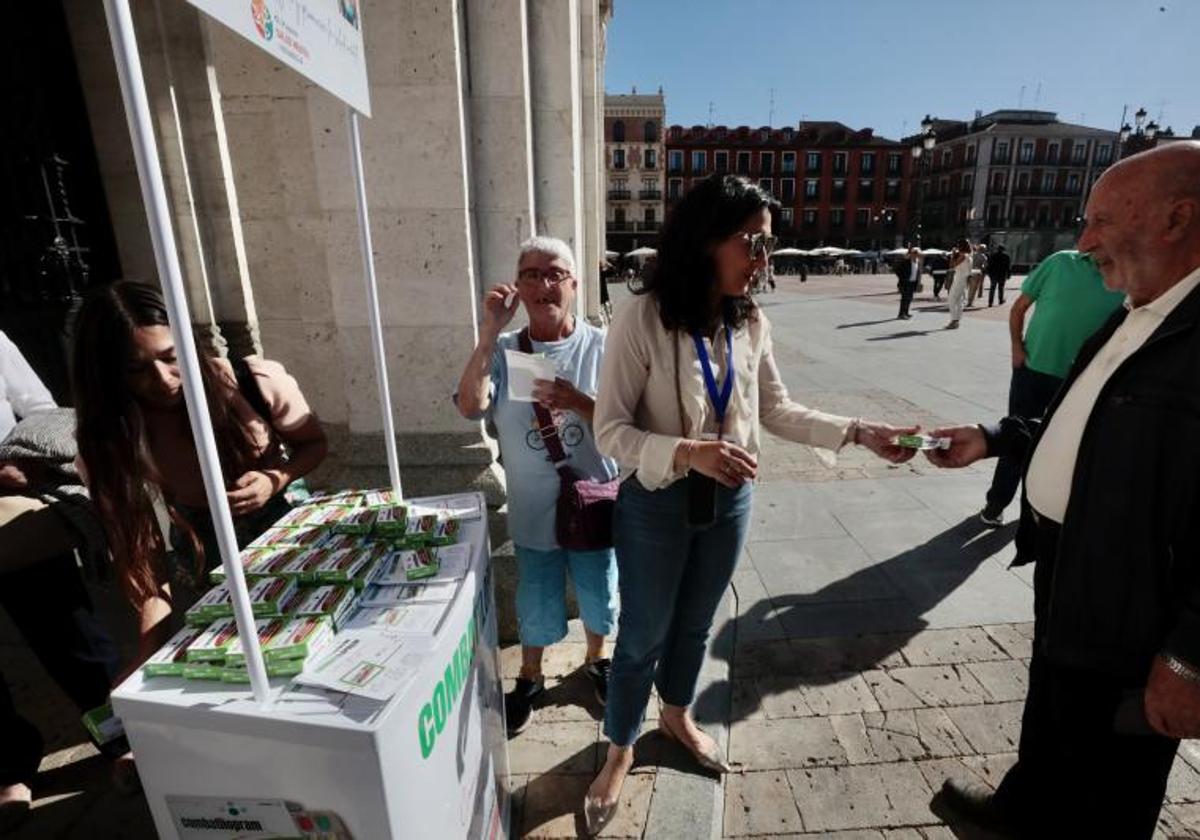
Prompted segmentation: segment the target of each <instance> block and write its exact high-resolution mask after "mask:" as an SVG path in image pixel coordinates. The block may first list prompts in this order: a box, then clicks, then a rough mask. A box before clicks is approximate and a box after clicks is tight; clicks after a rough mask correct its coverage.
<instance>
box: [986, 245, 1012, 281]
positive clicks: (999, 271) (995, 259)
mask: <svg viewBox="0 0 1200 840" xmlns="http://www.w3.org/2000/svg"><path fill="white" fill-rule="evenodd" d="M1011 275H1012V257H1010V256H1009V255H1008V254H1007V253H1005V252H1003V251H997V252H996V253H994V254H991V255H990V256H989V257H988V261H987V276H988V277H990V278H992V279H993V280H1007V279H1008V278H1009V277H1010V276H1011Z"/></svg>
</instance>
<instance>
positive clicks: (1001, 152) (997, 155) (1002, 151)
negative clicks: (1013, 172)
mask: <svg viewBox="0 0 1200 840" xmlns="http://www.w3.org/2000/svg"><path fill="white" fill-rule="evenodd" d="M1008 149H1009V146H1008V141H1007V140H999V141H997V142H996V150H995V151H994V152H993V153H992V163H1008Z"/></svg>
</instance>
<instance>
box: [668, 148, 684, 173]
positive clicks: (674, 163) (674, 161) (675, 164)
mask: <svg viewBox="0 0 1200 840" xmlns="http://www.w3.org/2000/svg"><path fill="white" fill-rule="evenodd" d="M667 168H668V169H670V170H671V171H672V172H682V171H683V150H682V149H671V151H669V152H667Z"/></svg>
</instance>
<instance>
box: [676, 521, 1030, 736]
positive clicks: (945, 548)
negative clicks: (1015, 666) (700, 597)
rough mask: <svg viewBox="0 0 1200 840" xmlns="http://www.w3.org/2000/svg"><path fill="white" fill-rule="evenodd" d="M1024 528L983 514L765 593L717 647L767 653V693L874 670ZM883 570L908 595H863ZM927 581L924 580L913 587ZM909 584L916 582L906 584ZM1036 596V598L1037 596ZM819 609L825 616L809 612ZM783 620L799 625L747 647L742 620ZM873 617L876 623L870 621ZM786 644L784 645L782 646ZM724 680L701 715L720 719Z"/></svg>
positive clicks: (750, 701)
mask: <svg viewBox="0 0 1200 840" xmlns="http://www.w3.org/2000/svg"><path fill="white" fill-rule="evenodd" d="M1015 533H1016V523H1015V522H1013V523H1010V524H1008V525H1006V526H1005V527H1003V528H997V529H994V530H993V529H990V528H988V527H987V526H985V525H983V524H982V523H981V522H980V521H979V520H978V518H977V517H975V516H971V517H968V518H966V519H964V520H963V521H962V522H959V523H958V524H957V525H954V526H952V527H951V528H948V529H947V530H945V531H943V532H942V533H940V534H938V535H937V536H935V537H933V538H932V539H929V540H927V541H926V542H924V543H921V544H920V545H917V546H915V547H913V548H911V549H908V550H907V551H904V552H903V553H901V554H898V555H896V556H895V557H893V558H891V559H889V560H885V561H883V562H881V563H876V564H875V565H873V566H869V567H867V568H865V569H860V570H858V571H855V572H854V573H853V574H850V575H847V576H846V577H844V578H841V579H840V580H837V581H834V582H833V583H831V584H829V585H827V586H824V587H822V588H821V589H819V590H818V591H816V592H813V593H808V594H796V595H784V596H782V597H773V598H764V599H763V600H761V601H759V602H757V603H755V604H754V605H753V606H752V607H750V609H749V610H747V611H742V612H741V614H740V616H739V618H737V619H731V620H729V621H727V622H726V623H725V624H724V625H722V627H721V628H720V629H719V630H718V631H717V632H716V634H715V637H714V639H713V648H714V652H719V653H717V655H719V656H722V657H724V656H728V655H729V654H728V651H731V650H732V651H734V653H733V660H737V659H738V658H739V657H747V658H750V657H759V656H761V659H762V661H761V662H759V663H757V664H758V666H759V667H760V669H761V670H762V671H763V672H764V674H763V675H768V674H769V676H771V677H772V680H771V681H770V683H769V689H770V691H769V692H767V688H768V686H767V685H763V686H762V687H760V692H767V693H766V696H772V694H782V693H785V692H787V691H790V690H792V689H795V688H799V687H800V686H804V685H826V684H829V683H831V682H835V681H837V678H839V676H840V675H841V674H844V673H845V672H848V671H867V670H871V669H873V668H876V667H878V666H879V665H880V663H882V662H883V661H884V660H886V659H887V658H888V657H889V656H892V655H893V654H895V653H897V652H899V651H900V649H901V648H903V647H904V646H905V645H906V644H907V643H908V641H909V640H910V639H911V638H912V637H913V636H914V635H915V634H916V633H918V632H919V631H921V630H923V629H925V627H926V626H927V625H928V622H926V621H925V619H924V615H925V614H926V613H927V612H928V611H929V610H931V609H932V608H933V607H935V606H937V605H938V604H939V603H940V602H941V601H943V600H944V599H945V598H946V597H947V596H948V595H950V594H951V593H953V592H954V591H955V590H956V589H958V587H959V586H961V585H962V584H963V583H964V582H965V581H966V580H967V578H969V577H970V576H971V574H972V573H973V572H974V571H975V570H976V569H977V568H978V567H979V566H980V565H981V564H982V563H983V562H984V561H986V560H987V559H988V558H989V557H991V556H992V555H994V554H995V553H996V552H998V551H999V550H1000V549H1001V548H1003V547H1004V546H1005V545H1006V544H1007V543H1009V542H1010V541H1011V540H1012V538H1013V536H1014V534H1015ZM880 574H882V575H883V576H884V577H885V578H887V579H888V580H889V581H890V582H892V583H893V585H895V586H896V588H898V589H900V591H901V592H902V593H903V596H904V597H903V598H899V599H890V600H887V601H886V605H887V614H886V615H883V614H881V613H882V611H883V610H884V603H885V602H883V601H878V600H876V601H872V600H863V599H862V596H861V592H862V591H863V590H864V589H869V588H870V587H871V586H872V585H873V583H874V581H873V580H872V578H874V579H875V580H878V576H879V575H880ZM914 581H919V584H918V585H912V584H913V582H914ZM904 582H907V583H908V584H909V585H907V586H905V585H904ZM1031 597H1032V596H1031ZM813 608H819V609H820V613H819V617H814V616H811V615H806V612H808V611H811V610H812V609H813ZM817 618H819V622H820V625H819V626H816V625H814V626H813V627H812V630H813V632H811V633H807V634H806V633H804V632H803V629H802V628H803V626H804V623H805V621H807V620H813V621H816V620H817ZM770 620H778V621H780V622H781V623H782V624H783V626H784V627H787V626H789V625H790V626H791V627H793V628H796V627H797V626H798V625H799V628H801V629H800V631H799V632H796V631H792V632H789V633H788V634H787V638H786V640H784V641H782V642H776V641H771V640H767V639H762V640H754V639H751V640H747V641H744V642H743V643H742V644H741V646H740V647H739V645H738V642H737V633H738V627H737V625H738V622H739V621H747V622H766V621H770ZM865 621H869V622H871V625H870V627H869V629H867V628H864V627H863V626H862V624H863V622H865ZM780 648H783V649H782V650H781V649H780ZM733 660H730V665H731V674H735V673H737V670H738V663H737V662H736V661H733ZM729 690H730V686H729V685H728V684H726V683H724V682H719V683H716V684H713V685H710V686H709V687H708V688H707V689H706V690H705V692H704V693H702V694H701V696H700V698H698V699H697V702H696V704H695V706H694V710H695V713H696V717H697V719H698V720H705V721H706V722H710V723H711V722H715V721H713V720H712V719H711V718H709V717H707V716H706V715H704V714H702V713H703V712H704V711H705V710H706V709H707V708H708V704H707V703H706V702H704V701H705V700H707V699H709V698H707V697H706V695H707V694H708V693H710V692H719V691H729ZM762 696H763V694H762V693H754V694H753V696H751V697H749V698H743V701H742V702H739V703H735V704H734V708H733V710H732V712H731V714H730V718H731V719H730V723H731V724H732V723H733V722H735V721H737V720H742V719H744V718H746V717H747V716H749V715H750V714H753V713H754V712H755V711H757V710H758V709H759V708H760V706H761V697H762Z"/></svg>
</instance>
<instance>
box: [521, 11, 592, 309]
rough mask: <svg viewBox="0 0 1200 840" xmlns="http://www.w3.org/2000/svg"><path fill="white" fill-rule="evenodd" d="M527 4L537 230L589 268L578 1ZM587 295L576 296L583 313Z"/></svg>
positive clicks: (582, 269)
mask: <svg viewBox="0 0 1200 840" xmlns="http://www.w3.org/2000/svg"><path fill="white" fill-rule="evenodd" d="M528 8H529V46H530V58H531V60H530V74H529V75H530V93H531V98H532V111H533V171H534V206H535V207H536V209H537V225H536V227H537V232H538V233H539V234H544V235H548V236H557V237H558V238H560V239H562V240H564V241H566V242H567V244H569V245H570V246H571V248H572V250H573V251H574V252H575V258H576V260H577V261H578V262H579V263H580V264H581V265H580V270H581V271H584V270H586V266H584V265H583V261H584V256H585V254H584V250H583V247H582V246H583V243H584V234H583V226H584V219H583V171H582V170H583V167H582V141H583V126H582V119H583V117H582V107H581V106H582V102H581V97H580V88H581V86H580V66H579V65H580V60H579V59H580V46H579V34H580V31H579V0H528ZM584 276H587V275H586V274H585V275H584ZM585 297H586V294H580V295H579V296H578V297H577V299H576V314H578V315H579V316H581V317H582V316H584V315H586V311H585V307H584V298H585Z"/></svg>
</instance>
